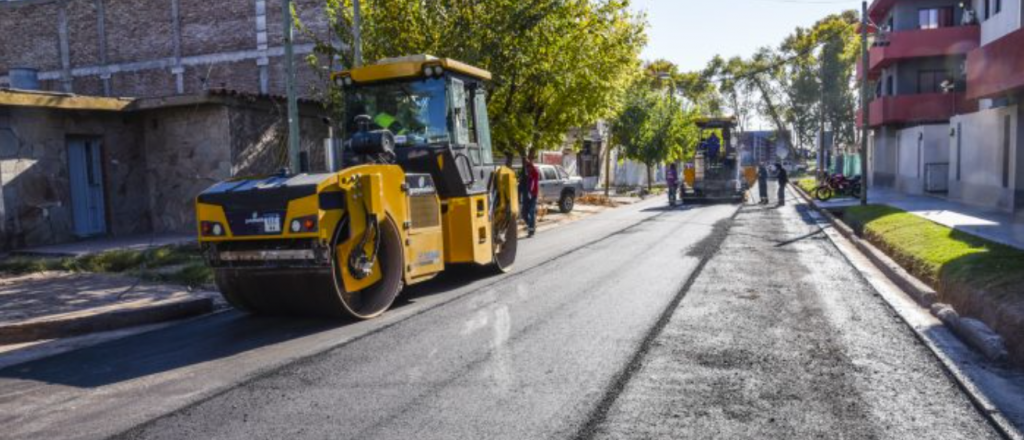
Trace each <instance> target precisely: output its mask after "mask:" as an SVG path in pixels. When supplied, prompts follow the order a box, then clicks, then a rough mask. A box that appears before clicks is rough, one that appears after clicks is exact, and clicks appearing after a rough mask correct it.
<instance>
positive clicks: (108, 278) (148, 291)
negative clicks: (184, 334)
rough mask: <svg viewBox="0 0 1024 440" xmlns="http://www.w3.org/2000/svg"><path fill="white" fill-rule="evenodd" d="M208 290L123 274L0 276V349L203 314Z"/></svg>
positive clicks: (210, 304) (209, 305)
mask: <svg viewBox="0 0 1024 440" xmlns="http://www.w3.org/2000/svg"><path fill="white" fill-rule="evenodd" d="M215 298H216V295H215V294H214V293H213V292H203V291H196V290H190V289H187V288H184V287H181V286H172V285H165V284H149V283H143V282H140V281H139V280H138V279H136V278H133V277H127V276H119V275H109V274H96V273H71V272H41V273H35V274H30V275H22V276H16V277H4V278H0V304H3V307H0V353H4V352H7V351H8V350H7V349H6V348H7V347H5V345H11V344H15V345H18V344H25V343H32V342H35V341H43V340H49V339H56V338H63V337H69V336H76V335H82V334H87V333H93V332H99V331H109V330H116V329H120V328H125V327H131V326H137V325H145V324H153V323H157V322H162V321H168V320H173V319H180V318H184V317H188V316H194V315H197V314H203V313H208V312H210V311H212V310H213V308H214V299H215Z"/></svg>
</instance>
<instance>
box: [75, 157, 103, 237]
mask: <svg viewBox="0 0 1024 440" xmlns="http://www.w3.org/2000/svg"><path fill="white" fill-rule="evenodd" d="M68 175H69V177H70V180H71V211H72V212H73V214H74V221H75V235H78V236H79V237H91V236H94V235H102V234H105V233H106V232H107V222H106V209H105V208H104V204H103V167H102V166H101V163H100V143H99V141H96V140H88V139H72V140H69V141H68Z"/></svg>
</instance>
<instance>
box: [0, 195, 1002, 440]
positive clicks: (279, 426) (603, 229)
mask: <svg viewBox="0 0 1024 440" xmlns="http://www.w3.org/2000/svg"><path fill="white" fill-rule="evenodd" d="M664 205H665V201H664V198H659V199H653V200H649V201H647V202H643V203H640V204H637V205H633V206H629V207H624V208H620V209H617V210H613V211H609V212H606V213H603V214H599V215H596V216H593V217H589V218H587V219H584V220H582V221H580V222H577V223H574V224H570V225H567V226H563V227H560V228H557V229H554V230H551V231H547V232H544V233H540V234H538V235H537V236H536V237H535V238H533V239H531V240H527V241H524V242H522V243H521V246H520V259H519V262H518V263H517V267H516V270H515V271H514V272H513V273H511V274H508V275H503V276H500V277H485V276H483V275H480V274H479V273H478V272H473V271H468V270H460V271H454V272H453V273H449V274H447V275H445V276H444V277H443V278H441V279H438V280H435V281H432V282H430V283H427V284H425V285H421V286H417V287H414V288H412V289H409V291H408V292H407V295H406V297H405V298H404V300H403V302H402V303H401V304H399V305H398V307H396V308H395V309H394V310H392V311H390V312H388V313H387V314H385V316H384V317H382V319H377V320H373V321H370V322H359V323H335V322H325V321H299V320H286V319H267V318H254V317H248V316H245V315H242V314H239V313H235V312H227V313H221V314H218V315H214V316H211V317H207V318H204V319H199V320H194V321H190V322H187V323H183V324H181V325H177V326H174V327H170V328H166V329H162V330H158V331H155V332H151V333H146V334H141V335H137V336H133V337H129V338H125V339H122V340H118V341H113V342H110V343H106V344H102V345H99V346H96V347H92V348H87V349H83V350H79V351H76V352H71V353H67V354H64V355H60V356H56V357H53V358H49V359H44V360H40V361H36V362H32V363H28V364H22V365H18V366H13V367H10V368H7V369H4V370H0V433H2V434H0V437H3V438H104V437H110V436H114V437H118V438H147V439H148V438H166V439H181V438H218V439H249V438H386V439H408V438H417V439H428V438H438V439H459V438H465V439H480V438H509V439H534V438H564V439H577V438H578V439H585V438H772V437H775V438H822V437H826V438H940V437H941V438H971V439H975V438H995V433H994V432H993V431H992V430H991V428H990V427H989V426H988V425H987V424H986V421H985V419H984V418H983V417H982V416H981V415H980V414H978V413H977V412H976V411H975V410H974V409H973V407H972V406H971V404H970V403H969V401H968V400H967V398H966V397H965V396H963V395H962V394H961V393H960V392H959V390H958V389H957V387H956V386H955V385H954V383H953V382H952V381H951V380H950V379H948V378H947V377H946V376H945V374H944V373H943V372H942V370H941V369H940V367H939V364H938V362H937V361H936V360H935V359H933V357H932V356H931V355H930V354H929V353H928V352H927V350H926V349H925V348H924V347H923V346H921V345H920V344H919V343H918V342H917V341H916V340H915V339H914V337H913V335H912V333H911V331H910V330H909V329H908V328H906V327H905V326H904V325H903V324H901V322H900V321H899V320H898V318H896V317H895V316H894V315H893V313H892V312H891V310H889V309H888V308H887V306H885V304H884V303H883V302H882V301H881V300H880V299H879V298H878V297H877V296H876V295H875V294H874V293H873V291H872V290H871V288H870V287H869V286H868V285H867V284H865V282H864V281H863V280H862V279H860V278H859V276H858V275H857V274H856V272H855V271H854V270H853V269H852V268H851V267H850V266H849V265H848V264H847V263H846V262H845V260H844V259H843V257H842V256H841V255H840V254H838V252H837V251H836V250H835V249H834V248H832V247H831V244H830V243H829V242H828V241H826V240H823V239H822V238H821V235H820V234H817V233H816V230H815V229H814V227H813V226H811V225H810V224H809V220H806V219H805V218H804V217H803V216H802V215H801V210H802V209H803V208H802V207H794V206H788V207H784V208H781V209H771V208H766V207H761V206H755V205H748V206H744V207H742V208H740V207H737V206H729V205H715V206H699V207H686V208H677V209H674V210H667V209H665V206H664Z"/></svg>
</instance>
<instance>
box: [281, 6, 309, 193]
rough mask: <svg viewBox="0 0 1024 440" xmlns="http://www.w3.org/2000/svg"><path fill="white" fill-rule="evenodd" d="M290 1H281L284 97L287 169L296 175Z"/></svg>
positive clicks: (296, 120) (296, 123)
mask: <svg viewBox="0 0 1024 440" xmlns="http://www.w3.org/2000/svg"><path fill="white" fill-rule="evenodd" d="M291 3H292V2H291V0H281V9H282V11H283V13H282V14H281V15H283V16H284V28H283V29H284V67H285V75H284V76H285V82H284V83H285V95H286V96H287V100H288V167H289V169H290V170H291V172H292V174H298V173H300V172H302V171H304V170H300V164H299V101H298V97H297V96H296V94H295V59H294V56H295V53H294V48H293V47H292V5H291Z"/></svg>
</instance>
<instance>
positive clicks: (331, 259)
mask: <svg viewBox="0 0 1024 440" xmlns="http://www.w3.org/2000/svg"><path fill="white" fill-rule="evenodd" d="M490 79H491V74H490V73H489V72H487V71H485V70H483V69H479V68H476V67H472V66H469V65H467V64H464V63H461V62H458V61H455V60H451V59H439V58H434V57H431V56H426V55H421V56H412V57H403V58H396V59H387V60H382V61H380V62H378V63H376V64H373V65H369V66H365V67H360V68H355V69H352V70H349V71H344V72H340V73H336V74H335V75H334V76H333V80H334V82H335V84H337V85H338V86H340V87H341V89H342V96H343V101H344V111H343V117H342V119H343V120H342V121H340V122H339V123H338V124H337V125H338V126H337V128H338V129H339V131H340V133H342V134H341V136H340V139H339V142H336V143H333V146H331V147H329V148H326V150H327V152H326V154H327V162H328V168H329V171H328V172H323V173H301V174H290V173H288V172H285V171H282V172H280V173H279V174H277V175H270V176H261V177H250V178H234V179H230V180H227V181H224V182H220V183H217V184H216V185H214V186H212V187H210V188H209V189H207V190H206V191H204V192H203V193H202V194H200V195H199V196H198V197H197V200H196V214H197V217H198V218H197V223H198V225H197V226H198V229H199V242H200V245H201V247H202V250H203V254H204V256H205V259H206V261H207V263H208V264H209V265H210V267H211V268H213V270H214V273H215V277H216V283H217V287H218V288H219V289H220V291H221V293H222V294H223V295H224V298H225V299H226V300H227V301H228V302H229V303H230V304H231V305H232V306H234V307H236V308H238V309H241V310H244V311H249V312H252V313H257V314H275V315H277V314H289V315H303V316H309V315H321V316H332V317H333V316H345V315H349V316H352V317H355V318H357V319H370V318H374V317H376V316H379V315H380V314H381V313H384V311H386V310H387V309H388V308H389V307H390V306H391V304H392V303H393V302H394V301H395V298H396V297H397V296H398V294H399V293H400V292H401V291H402V288H403V287H404V286H407V285H412V284H416V283H421V282H424V281H427V280H430V279H431V278H433V277H435V276H436V275H437V274H439V273H440V272H442V271H443V270H444V269H445V267H446V266H448V265H452V264H468V265H479V266H488V267H490V268H492V269H494V270H495V271H498V272H507V271H509V270H510V269H511V268H512V265H513V263H514V262H515V259H516V243H517V235H516V233H517V225H516V219H517V218H518V214H519V206H518V195H517V193H516V187H517V184H516V177H515V174H514V172H513V171H512V170H511V169H509V168H507V167H503V166H499V165H497V164H495V163H494V159H493V155H492V150H491V138H490V128H489V123H488V118H487V105H486V90H485V87H484V85H485V82H486V81H489V80H490Z"/></svg>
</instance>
